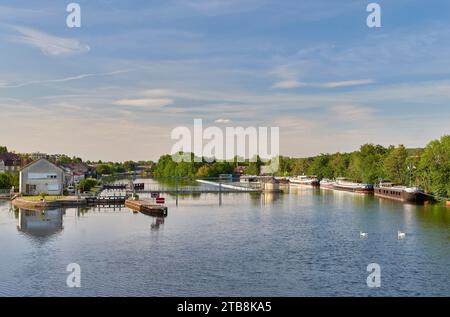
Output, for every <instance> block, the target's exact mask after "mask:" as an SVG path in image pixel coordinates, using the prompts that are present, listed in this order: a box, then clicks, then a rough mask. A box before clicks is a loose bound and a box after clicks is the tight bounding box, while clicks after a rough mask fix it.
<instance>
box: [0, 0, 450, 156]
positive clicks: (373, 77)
mask: <svg viewBox="0 0 450 317" xmlns="http://www.w3.org/2000/svg"><path fill="white" fill-rule="evenodd" d="M69 2H70V1H67V2H65V1H56V0H55V1H45V0H44V1H39V2H32V1H20V0H19V1H17V0H15V1H8V0H6V1H2V2H1V4H0V43H1V44H0V114H1V117H2V119H3V120H2V124H1V125H0V144H5V145H7V146H8V147H9V148H11V149H15V150H16V151H20V152H32V151H41V152H47V153H67V154H69V155H79V156H81V157H83V158H85V159H95V160H97V159H102V160H126V159H136V160H137V159H156V158H158V157H159V155H161V154H162V153H166V152H169V151H170V148H171V146H172V145H173V143H174V141H173V140H171V139H170V132H171V130H172V129H173V128H174V127H176V126H188V127H190V126H192V124H193V119H194V118H201V119H203V121H204V125H216V126H224V127H225V126H227V125H228V126H229V125H231V126H244V127H246V126H279V127H280V135H281V140H280V142H281V152H282V154H285V155H292V156H309V155H315V154H318V153H322V152H335V151H351V150H354V149H356V148H358V146H359V145H360V144H363V143H367V142H373V143H380V144H384V145H388V144H400V143H402V144H405V145H406V146H409V147H416V146H424V145H425V144H426V143H427V142H428V141H429V140H431V139H434V138H438V137H440V136H441V135H443V134H448V133H450V128H449V127H450V125H449V122H450V58H449V56H450V19H449V16H450V13H449V12H450V2H448V1H444V0H442V1H437V0H434V1H433V0H432V1H417V0H416V1H414V0H408V1H406V0H395V1H393V0H391V1H377V2H378V3H379V4H380V5H381V8H382V27H381V28H372V29H371V28H368V27H367V25H366V18H367V15H368V13H367V12H366V6H367V4H368V3H370V2H371V1H362V0H345V1H344V0H343V1H331V0H328V1H324V0H315V1H300V0H296V1H287V0H282V1H269V0H221V1H219V0H209V1H200V0H184V1H170V0H169V1H148V0H147V1H114V0H112V1H77V2H78V3H79V4H80V5H81V9H82V27H81V28H72V29H70V28H68V27H67V26H66V23H65V21H66V16H67V14H68V13H67V12H66V11H65V9H66V5H67V4H68V3H69ZM216 121H218V122H216ZM116 144H120V146H117V145H116Z"/></svg>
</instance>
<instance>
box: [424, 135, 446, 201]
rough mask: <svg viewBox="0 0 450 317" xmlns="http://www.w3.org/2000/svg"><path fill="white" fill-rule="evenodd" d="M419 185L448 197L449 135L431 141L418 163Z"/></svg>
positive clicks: (438, 194) (440, 195)
mask: <svg viewBox="0 0 450 317" xmlns="http://www.w3.org/2000/svg"><path fill="white" fill-rule="evenodd" d="M419 174H420V179H421V185H422V186H423V187H424V188H425V190H427V191H429V192H431V193H433V194H435V195H437V196H439V197H450V136H449V135H446V136H443V137H442V138H441V139H440V140H434V141H431V142H430V143H429V144H428V145H427V146H426V148H425V150H424V152H423V154H422V156H421V159H420V163H419Z"/></svg>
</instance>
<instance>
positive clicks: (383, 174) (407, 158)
mask: <svg viewBox="0 0 450 317" xmlns="http://www.w3.org/2000/svg"><path fill="white" fill-rule="evenodd" d="M190 155H191V160H190V162H175V161H174V160H173V159H172V156H171V155H163V156H161V157H160V159H159V160H158V163H157V164H156V165H155V167H154V169H153V175H154V176H155V177H174V176H178V177H217V176H219V175H220V174H231V173H233V172H234V169H235V167H236V166H238V165H240V166H244V167H245V172H244V173H245V174H248V175H259V173H260V171H261V166H262V165H263V162H262V161H261V160H260V159H259V158H258V159H257V160H256V162H249V161H248V160H247V161H244V162H239V160H237V158H235V159H234V161H231V162H225V161H213V162H206V161H205V160H200V162H195V160H194V158H195V156H194V154H190ZM298 175H316V176H317V177H318V178H319V179H324V178H329V179H335V178H337V177H347V178H350V179H352V180H355V181H360V182H364V183H369V184H377V183H379V182H380V181H382V180H384V181H387V180H389V181H391V182H393V183H396V184H402V185H407V186H420V187H422V188H423V189H424V190H425V191H427V192H428V193H432V194H434V195H436V196H439V197H450V136H449V135H446V136H443V137H442V138H441V139H439V140H433V141H431V142H430V143H429V144H428V145H427V146H426V147H425V148H423V149H422V148H418V149H407V148H406V147H405V146H404V145H399V146H389V147H384V146H382V145H376V144H364V145H362V146H361V147H360V148H359V150H357V151H354V152H351V153H334V154H320V155H318V156H314V157H308V158H290V157H285V156H280V157H279V169H278V172H277V173H276V174H275V176H298Z"/></svg>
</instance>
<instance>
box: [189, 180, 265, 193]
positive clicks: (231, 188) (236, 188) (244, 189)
mask: <svg viewBox="0 0 450 317" xmlns="http://www.w3.org/2000/svg"><path fill="white" fill-rule="evenodd" d="M197 182H199V183H201V184H205V185H212V186H217V187H219V188H220V189H223V188H225V189H227V190H226V191H227V192H252V193H255V192H256V193H260V192H261V191H262V189H261V188H254V187H245V186H239V185H233V184H227V183H220V182H213V181H207V180H203V179H197ZM216 192H217V191H216Z"/></svg>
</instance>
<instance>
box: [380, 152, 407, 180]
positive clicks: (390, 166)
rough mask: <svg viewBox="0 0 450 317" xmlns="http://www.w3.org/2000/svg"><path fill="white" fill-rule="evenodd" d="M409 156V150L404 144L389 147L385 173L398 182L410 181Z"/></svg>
mask: <svg viewBox="0 0 450 317" xmlns="http://www.w3.org/2000/svg"><path fill="white" fill-rule="evenodd" d="M407 158H408V151H407V150H406V148H405V146H404V145H399V146H398V147H397V148H394V147H391V148H390V149H389V153H388V154H387V156H386V158H385V159H384V164H383V165H384V173H385V175H386V177H387V178H388V179H389V180H390V181H392V182H394V183H397V184H407V183H409V174H408V165H407Z"/></svg>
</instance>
